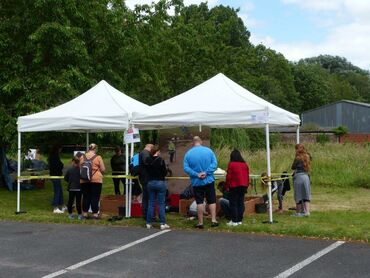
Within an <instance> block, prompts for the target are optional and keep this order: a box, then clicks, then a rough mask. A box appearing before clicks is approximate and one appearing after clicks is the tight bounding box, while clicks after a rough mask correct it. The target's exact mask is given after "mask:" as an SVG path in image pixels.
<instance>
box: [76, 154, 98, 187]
mask: <svg viewBox="0 0 370 278" xmlns="http://www.w3.org/2000/svg"><path fill="white" fill-rule="evenodd" d="M97 156H98V155H97V154H96V155H94V156H93V157H91V158H90V159H87V158H86V156H85V155H84V161H83V162H82V163H81V165H80V178H81V180H85V181H91V179H92V177H93V175H94V174H95V173H96V171H97V170H96V171H95V172H94V173H93V172H92V165H93V164H92V163H93V160H94V159H95V157H97Z"/></svg>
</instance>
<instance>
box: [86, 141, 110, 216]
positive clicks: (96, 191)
mask: <svg viewBox="0 0 370 278" xmlns="http://www.w3.org/2000/svg"><path fill="white" fill-rule="evenodd" d="M97 150H98V146H97V145H96V144H94V143H92V144H90V145H89V150H88V151H87V153H86V154H85V155H83V156H81V157H80V164H82V163H83V162H84V161H85V159H90V160H91V161H92V177H91V180H90V181H86V180H80V182H81V189H82V196H83V200H82V212H83V217H85V218H88V211H89V208H90V207H91V210H92V212H93V216H92V217H93V218H94V219H98V218H99V214H98V212H99V201H100V194H101V189H102V185H103V173H104V171H105V165H104V161H103V159H102V157H101V156H100V155H97V154H96V153H97Z"/></svg>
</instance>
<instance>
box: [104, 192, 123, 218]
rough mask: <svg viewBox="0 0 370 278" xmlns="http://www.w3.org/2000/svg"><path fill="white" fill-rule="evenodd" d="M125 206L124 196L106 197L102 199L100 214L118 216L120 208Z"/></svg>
mask: <svg viewBox="0 0 370 278" xmlns="http://www.w3.org/2000/svg"><path fill="white" fill-rule="evenodd" d="M124 205H125V196H124V195H105V196H102V197H101V198H100V212H101V213H103V214H109V215H118V207H122V206H124Z"/></svg>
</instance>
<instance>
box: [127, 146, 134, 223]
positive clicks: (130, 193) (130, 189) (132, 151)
mask: <svg viewBox="0 0 370 278" xmlns="http://www.w3.org/2000/svg"><path fill="white" fill-rule="evenodd" d="M133 156H134V143H131V151H130V157H133ZM128 192H129V194H128V197H129V204H130V206H129V217H131V202H132V179H131V180H130V183H129V189H128Z"/></svg>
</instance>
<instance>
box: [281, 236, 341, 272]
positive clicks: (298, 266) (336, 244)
mask: <svg viewBox="0 0 370 278" xmlns="http://www.w3.org/2000/svg"><path fill="white" fill-rule="evenodd" d="M344 243H345V241H337V242H334V243H333V244H331V245H329V246H328V247H326V248H325V249H322V250H321V251H319V252H317V253H316V254H314V255H312V256H311V257H309V258H307V259H305V260H303V261H301V262H300V263H298V264H296V265H295V266H293V267H291V268H289V269H287V270H286V271H284V272H282V273H280V274H279V275H278V276H275V277H274V278H286V277H289V276H290V275H292V274H293V273H295V272H297V271H298V270H300V269H302V268H304V267H305V266H307V265H309V264H310V263H312V262H313V261H316V260H317V259H318V258H320V257H322V256H324V255H326V254H328V253H329V252H331V251H333V250H334V249H335V248H337V247H339V246H341V245H342V244H344Z"/></svg>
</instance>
